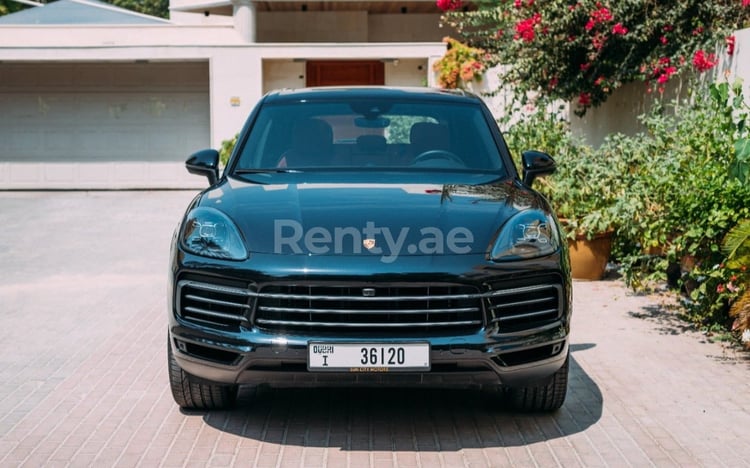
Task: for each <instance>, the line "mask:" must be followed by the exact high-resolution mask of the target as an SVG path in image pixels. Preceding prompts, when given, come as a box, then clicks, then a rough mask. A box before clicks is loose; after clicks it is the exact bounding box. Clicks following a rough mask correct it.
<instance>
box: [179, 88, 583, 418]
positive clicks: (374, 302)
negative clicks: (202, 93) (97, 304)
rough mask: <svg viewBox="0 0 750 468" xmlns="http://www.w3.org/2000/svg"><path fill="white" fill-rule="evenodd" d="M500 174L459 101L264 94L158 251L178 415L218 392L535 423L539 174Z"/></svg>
mask: <svg viewBox="0 0 750 468" xmlns="http://www.w3.org/2000/svg"><path fill="white" fill-rule="evenodd" d="M522 164H523V178H522V179H521V178H519V176H518V174H517V172H516V169H515V167H514V165H513V162H512V160H511V156H510V154H509V152H508V149H507V147H506V145H505V142H504V140H503V137H502V135H501V133H500V131H499V129H498V127H497V125H496V123H495V121H494V119H493V117H492V115H491V114H490V112H489V111H488V109H487V108H486V106H485V105H484V104H483V103H482V101H481V100H480V99H479V98H477V97H476V96H473V95H470V94H466V93H463V92H448V91H441V90H435V89H425V88H418V89H417V88H414V89H409V88H320V89H302V90H283V91H277V92H272V93H270V94H268V95H266V96H265V97H263V98H262V100H261V101H260V102H259V103H258V105H257V106H256V107H255V109H254V110H253V112H252V113H251V115H250V117H249V119H248V120H247V123H246V125H245V126H244V128H243V129H242V131H241V133H240V135H239V139H238V142H237V145H236V146H235V148H234V150H233V152H232V155H231V157H230V158H229V161H228V163H227V165H226V168H225V169H224V170H223V173H221V174H220V171H219V154H218V153H217V152H216V151H214V150H204V151H200V152H198V153H196V154H194V155H193V156H192V157H191V158H190V159H189V160H188V161H187V169H188V170H189V171H190V172H191V173H195V174H200V175H205V176H207V178H208V180H209V183H210V187H209V188H208V189H206V190H205V191H203V192H202V193H200V194H199V195H198V196H197V197H196V198H195V199H194V200H193V201H192V203H190V205H189V206H188V208H187V211H186V213H185V216H184V217H183V219H182V221H181V222H180V224H179V226H178V228H177V230H176V232H175V235H174V239H173V242H172V253H171V267H170V281H169V285H170V286H169V304H170V307H169V345H168V359H169V378H170V383H171V388H172V393H173V395H174V398H175V400H176V402H177V403H178V404H179V405H180V406H182V407H186V408H203V409H210V408H221V407H226V406H228V405H230V404H231V403H232V402H233V401H234V399H235V396H236V394H237V388H238V385H242V384H248V385H270V386H277V387H283V386H348V385H393V386H414V385H425V386H440V387H443V386H452V387H453V386H458V387H494V388H499V389H502V390H503V392H504V393H505V394H506V396H507V398H508V401H509V402H511V403H512V404H513V405H515V406H516V407H517V408H519V409H524V410H555V409H557V408H559V407H560V406H561V405H562V403H563V401H564V399H565V393H566V388H567V377H568V337H569V331H570V303H571V286H570V272H569V265H568V254H567V250H566V247H565V243H564V242H563V240H562V239H561V235H560V229H559V226H558V224H557V221H556V219H555V217H554V215H553V212H552V211H551V209H550V206H549V204H548V202H547V201H546V200H545V199H544V198H543V197H542V196H540V195H539V194H537V193H536V192H535V191H533V190H532V189H531V188H530V187H531V184H532V181H533V179H534V177H536V176H539V175H546V174H550V173H552V172H553V171H554V169H555V163H554V161H553V160H552V158H550V157H549V156H548V155H546V154H544V153H540V152H536V151H527V152H525V153H524V154H523V155H522Z"/></svg>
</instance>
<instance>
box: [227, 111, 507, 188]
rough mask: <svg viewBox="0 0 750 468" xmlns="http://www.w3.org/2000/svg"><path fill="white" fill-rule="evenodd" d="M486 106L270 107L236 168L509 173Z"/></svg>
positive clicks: (249, 170) (262, 113)
mask: <svg viewBox="0 0 750 468" xmlns="http://www.w3.org/2000/svg"><path fill="white" fill-rule="evenodd" d="M490 125H494V122H492V121H488V119H487V118H485V115H484V114H483V112H482V109H481V107H480V106H478V105H476V104H471V103H460V104H454V103H445V102H424V101H419V102H404V101H403V100H401V101H388V100H382V99H379V100H377V101H374V100H370V101H368V100H351V101H343V102H342V100H337V101H336V102H332V101H296V102H278V103H267V104H266V105H264V106H263V107H262V108H261V109H260V112H259V113H258V116H257V118H256V120H255V122H254V123H253V125H252V128H251V131H250V133H249V135H248V137H247V139H246V141H244V142H243V144H242V147H241V150H240V154H239V158H238V159H237V162H236V163H235V164H234V166H233V168H232V171H233V172H234V173H235V174H242V173H245V174H249V173H257V172H263V171H268V172H297V171H308V170H336V169H338V170H351V169H353V168H356V169H358V170H368V169H370V170H376V171H379V170H399V171H425V170H436V171H461V172H463V171H470V172H476V171H481V172H492V173H502V172H504V168H503V163H502V159H501V157H500V153H499V150H498V146H497V143H496V141H495V139H494V138H493V134H492V130H491V128H490Z"/></svg>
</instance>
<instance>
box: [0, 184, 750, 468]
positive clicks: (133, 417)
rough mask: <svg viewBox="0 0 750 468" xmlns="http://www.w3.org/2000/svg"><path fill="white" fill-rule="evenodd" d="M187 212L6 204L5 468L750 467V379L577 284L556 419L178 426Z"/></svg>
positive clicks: (21, 197)
mask: <svg viewBox="0 0 750 468" xmlns="http://www.w3.org/2000/svg"><path fill="white" fill-rule="evenodd" d="M192 196H193V193H190V192H100V193H98V192H91V193H82V192H73V193H67V192H48V193H32V192H16V193H14V192H4V193H0V268H1V269H2V273H3V274H2V281H0V466H3V467H5V466H30V467H37V466H97V467H99V466H268V467H308V466H329V467H336V466H348V467H362V466H377V467H389V466H394V467H433V466H446V467H451V466H544V467H546V466H634V467H641V466H649V465H650V466H659V467H661V466H701V465H702V466H750V443H748V440H749V439H748V435H749V434H750V433H749V432H748V430H749V429H748V428H750V410H749V409H748V408H750V405H748V402H750V363H749V362H750V361H748V359H747V358H746V357H744V356H743V355H742V354H738V353H735V352H733V351H731V350H727V349H725V348H722V347H721V346H720V345H718V344H713V343H709V342H707V341H706V339H705V338H704V337H703V336H701V335H700V334H697V333H695V332H690V331H688V330H687V329H686V328H685V327H684V325H683V324H682V323H681V322H679V321H678V320H676V319H675V317H674V312H670V311H668V310H666V309H665V307H663V304H662V302H663V301H664V299H661V298H659V297H654V296H637V295H633V294H631V293H629V292H628V291H627V290H626V289H624V288H623V286H622V284H621V283H620V282H618V281H603V282H592V283H584V282H580V283H578V282H577V283H575V285H574V293H575V300H574V302H575V304H574V306H575V309H574V314H575V315H574V322H573V339H572V363H571V374H570V377H571V379H570V388H569V396H568V400H567V401H566V403H565V405H564V406H563V408H562V409H561V410H560V411H559V412H558V413H556V414H554V415H523V414H515V413H511V412H508V411H505V410H503V409H502V408H501V406H500V404H499V403H498V401H497V400H496V399H495V398H494V397H493V396H492V395H491V394H488V393H482V392H476V391H454V390H427V389H425V390H382V389H333V390H332V389H314V390H309V389H307V390H305V389H290V390H263V389H261V390H259V391H254V390H252V389H243V390H242V392H241V395H240V404H239V406H238V407H237V408H236V409H234V410H233V411H227V412H212V413H202V412H196V413H183V412H181V411H180V410H179V409H178V408H177V406H176V405H175V404H174V403H173V402H172V398H171V395H170V394H169V389H168V383H167V373H166V368H165V363H166V356H165V340H166V315H165V314H166V313H165V310H166V299H165V287H166V286H165V285H166V272H167V257H168V248H169V242H170V238H171V234H172V230H173V229H174V227H175V225H176V223H177V220H178V218H179V217H180V215H181V213H182V211H183V209H184V208H185V206H186V204H187V202H188V201H189V200H190V198H191V197H192Z"/></svg>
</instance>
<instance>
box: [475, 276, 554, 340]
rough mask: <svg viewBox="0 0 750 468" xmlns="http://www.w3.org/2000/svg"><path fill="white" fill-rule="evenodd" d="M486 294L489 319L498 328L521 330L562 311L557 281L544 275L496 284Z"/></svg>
mask: <svg viewBox="0 0 750 468" xmlns="http://www.w3.org/2000/svg"><path fill="white" fill-rule="evenodd" d="M493 286H494V287H493V291H492V292H491V293H489V294H488V295H487V297H488V300H489V315H490V321H491V322H493V323H498V324H499V326H500V328H501V329H512V330H517V329H524V328H531V327H535V326H539V325H541V324H544V323H545V322H552V321H555V320H558V319H559V318H560V316H561V314H562V311H563V300H564V299H563V288H562V285H561V284H560V282H559V280H558V281H556V282H555V281H554V279H553V278H550V277H544V278H542V279H539V280H536V281H525V282H524V283H508V284H504V283H499V284H495V285H493Z"/></svg>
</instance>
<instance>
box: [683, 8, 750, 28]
mask: <svg viewBox="0 0 750 468" xmlns="http://www.w3.org/2000/svg"><path fill="white" fill-rule="evenodd" d="M748 1H750V0H748ZM701 34H703V26H698V27H697V28H695V29H693V36H700V35H701Z"/></svg>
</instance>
